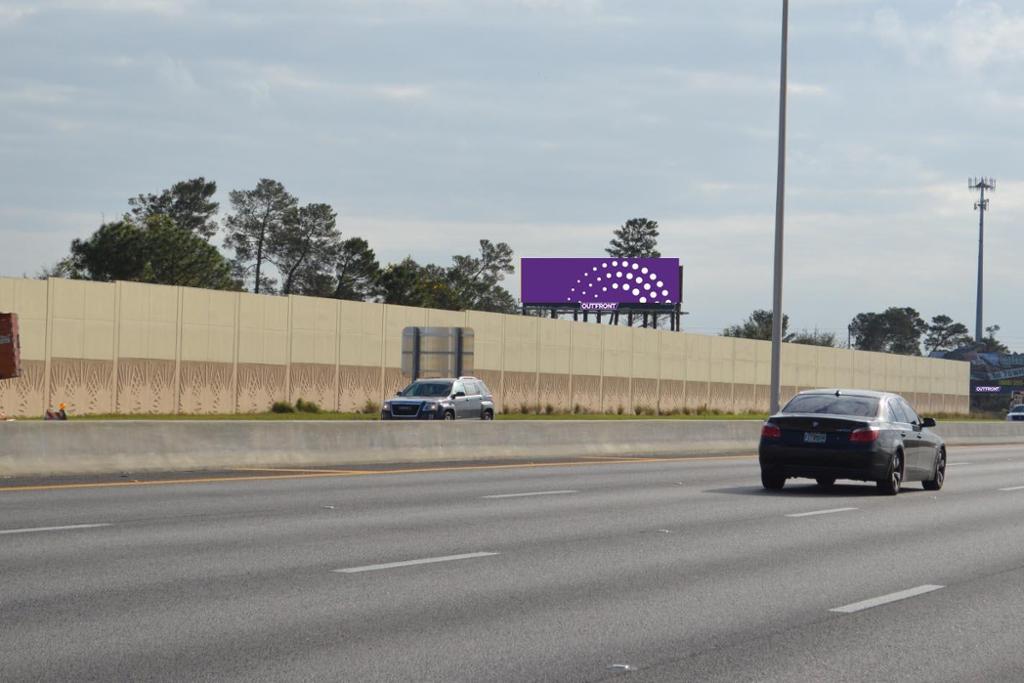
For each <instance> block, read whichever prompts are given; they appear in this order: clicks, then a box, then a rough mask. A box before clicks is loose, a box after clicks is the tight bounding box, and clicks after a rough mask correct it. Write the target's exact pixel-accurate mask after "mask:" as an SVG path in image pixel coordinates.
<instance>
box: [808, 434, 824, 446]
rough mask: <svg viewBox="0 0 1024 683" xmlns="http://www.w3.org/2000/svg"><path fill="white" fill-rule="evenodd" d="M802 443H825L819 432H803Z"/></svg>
mask: <svg viewBox="0 0 1024 683" xmlns="http://www.w3.org/2000/svg"><path fill="white" fill-rule="evenodd" d="M804 443H825V435H824V434H822V433H821V432H804Z"/></svg>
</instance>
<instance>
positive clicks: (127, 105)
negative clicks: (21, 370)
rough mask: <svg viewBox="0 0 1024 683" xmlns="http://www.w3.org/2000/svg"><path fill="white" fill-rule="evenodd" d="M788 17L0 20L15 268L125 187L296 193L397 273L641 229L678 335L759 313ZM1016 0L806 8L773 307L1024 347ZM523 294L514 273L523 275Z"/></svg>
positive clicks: (0, 176)
mask: <svg viewBox="0 0 1024 683" xmlns="http://www.w3.org/2000/svg"><path fill="white" fill-rule="evenodd" d="M780 15H781V0H629V1H626V0H307V1H301V0H294V1H292V2H282V1H281V0H274V1H273V2H270V1H267V0H223V1H214V0H182V1H174V0H24V1H22V0H0V60H2V63H3V64H4V69H3V70H2V76H0V161H2V163H0V274H3V275H21V274H23V273H24V274H28V275H33V274H35V273H36V272H37V271H38V270H39V269H40V268H41V267H43V266H45V265H49V264H52V263H53V262H55V261H56V260H57V259H59V258H60V257H62V256H63V255H65V254H66V253H67V247H68V243H69V242H70V240H71V239H72V238H75V237H84V236H86V235H88V234H89V233H90V232H92V231H93V230H95V229H96V227H98V226H99V224H100V222H101V221H102V220H103V218H104V217H106V218H107V219H112V218H116V217H118V216H119V215H120V214H121V213H123V212H124V211H125V210H126V208H127V199H128V197H130V196H132V195H134V194H137V193H140V192H156V191H159V190H160V189H162V188H165V187H168V186H170V185H171V184H173V183H174V182H175V181H177V180H181V179H185V178H190V177H195V176H199V175H203V176H206V177H207V178H211V179H214V180H216V181H217V183H218V186H219V189H220V192H219V199H220V200H221V202H222V207H221V208H222V212H221V213H222V216H223V214H224V213H225V212H226V209H227V208H228V207H227V191H228V190H231V189H241V188H250V187H253V186H254V185H255V183H256V181H257V180H258V179H259V178H261V177H269V178H275V179H277V180H280V181H281V182H283V183H284V184H285V186H286V187H287V188H288V189H289V190H290V191H291V192H292V193H294V194H296V195H297V196H298V197H299V199H300V200H301V201H302V202H314V201H316V202H329V203H330V204H332V205H333V206H334V207H335V208H336V210H337V211H338V214H339V224H340V227H341V229H342V231H343V232H344V234H345V235H346V236H348V237H351V236H355V235H358V236H363V237H365V238H367V239H368V240H369V242H370V244H371V246H372V247H374V249H376V251H377V253H378V256H379V257H381V260H382V261H394V260H398V259H401V258H403V257H404V256H406V255H412V256H413V258H415V259H417V260H419V261H434V262H438V263H448V261H449V258H450V256H451V255H452V254H454V253H468V252H472V251H474V250H475V249H476V242H477V240H478V239H480V238H488V239H492V240H500V241H507V242H509V243H510V244H511V245H512V247H513V248H514V249H515V251H516V254H517V256H588V255H601V254H602V253H603V250H604V248H605V246H607V243H608V240H609V238H610V236H611V231H612V230H613V229H614V228H615V227H617V226H618V225H620V224H621V223H623V222H624V221H625V220H626V219H628V218H631V217H634V216H645V217H648V218H653V219H656V220H658V221H659V223H660V224H661V230H662V234H661V240H660V247H661V251H662V253H663V255H665V256H678V257H679V258H680V259H681V260H682V262H683V263H684V264H685V266H686V282H685V308H686V310H688V311H690V312H691V315H690V316H688V317H687V319H686V321H685V326H686V327H687V329H689V330H691V331H696V332H707V333H717V332H719V331H721V329H722V328H723V327H725V326H726V325H729V324H732V323H735V322H739V321H740V320H742V319H743V318H745V317H746V316H747V315H748V314H749V313H750V312H751V311H752V310H753V309H755V308H770V306H771V283H772V271H771V259H772V244H773V226H774V209H775V165H776V160H775V153H776V147H775V145H776V127H777V112H778V109H777V108H778V85H777V79H778V66H779V65H778V60H779V33H780ZM1022 74H1024V1H1022V0H1001V1H992V0H959V1H958V0H791V28H790V119H789V135H790V138H789V141H790V145H789V163H788V181H789V182H788V190H787V204H786V279H785V301H784V308H785V310H786V312H787V313H788V315H789V316H790V318H791V325H792V326H793V327H795V328H815V327H817V328H819V329H822V330H831V331H835V332H837V333H838V334H840V336H841V338H842V339H843V341H845V337H846V325H847V323H848V322H849V320H850V318H851V317H852V316H853V315H855V314H856V313H858V312H862V311H881V310H884V309H885V308H886V307H888V306H912V307H914V308H916V309H917V310H918V311H920V312H921V314H922V315H923V316H925V317H928V318H930V317H931V316H933V315H936V314H939V313H945V314H948V315H950V316H952V317H953V318H955V319H957V320H960V321H962V322H964V323H965V324H967V325H968V327H970V328H971V329H972V332H973V327H974V305H975V278H976V268H977V238H978V231H977V213H976V212H975V211H973V199H972V195H971V193H970V192H969V191H968V189H967V178H968V176H972V175H986V176H994V177H996V178H997V179H998V189H997V192H996V194H995V195H994V196H993V198H992V204H991V212H990V213H989V214H988V215H987V216H986V218H987V220H986V246H987V258H986V292H987V295H986V305H985V322H986V324H992V323H997V324H999V325H1001V326H1002V329H1003V332H1002V334H1001V336H1002V338H1003V339H1004V341H1006V342H1008V343H1009V344H1010V345H1011V347H1014V348H1016V349H1017V350H1022V351H1024V315H1022V311H1024V305H1022V301H1024V298H1022V295H1021V292H1022V291H1024V268H1022V266H1024V239H1022V236H1024V232H1022V230H1021V226H1022V225H1024V197H1022V195H1021V192H1020V189H1021V188H1022V187H1024V174H1022V173H1020V172H1019V171H1018V165H1019V163H1020V160H1021V159H1024V127H1022V124H1021V121H1022V118H1024V77H1022ZM508 284H509V289H510V290H512V291H513V293H516V294H518V290H519V285H518V275H517V276H514V277H513V278H511V279H510V281H509V283H508Z"/></svg>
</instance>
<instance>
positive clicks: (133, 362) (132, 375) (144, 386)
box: [117, 358, 176, 415]
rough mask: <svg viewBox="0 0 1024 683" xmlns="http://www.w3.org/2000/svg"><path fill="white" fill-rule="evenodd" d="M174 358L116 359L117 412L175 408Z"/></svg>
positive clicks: (154, 412)
mask: <svg viewBox="0 0 1024 683" xmlns="http://www.w3.org/2000/svg"><path fill="white" fill-rule="evenodd" d="M175 402H176V401H175V395H174V361H173V360H146V359H144V358H121V359H120V360H119V361H118V363H117V412H118V413H125V414H150V415H162V414H168V413H173V412H174V404H175Z"/></svg>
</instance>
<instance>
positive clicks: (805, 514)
mask: <svg viewBox="0 0 1024 683" xmlns="http://www.w3.org/2000/svg"><path fill="white" fill-rule="evenodd" d="M856 509H857V508H831V509H829V510H814V511H813V512H794V513H792V514H789V515H786V516H787V517H813V516H814V515H831V514H832V513H833V512H849V511H850V510H856Z"/></svg>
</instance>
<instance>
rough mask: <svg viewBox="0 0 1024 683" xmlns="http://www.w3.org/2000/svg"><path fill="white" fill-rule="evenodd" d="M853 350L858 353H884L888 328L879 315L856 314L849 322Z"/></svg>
mask: <svg viewBox="0 0 1024 683" xmlns="http://www.w3.org/2000/svg"><path fill="white" fill-rule="evenodd" d="M850 334H852V335H853V348H855V349H857V350H858V351H885V348H886V344H887V343H888V328H887V327H886V320H885V316H884V315H882V314H881V313H858V314H857V315H855V316H854V318H853V320H851V321H850Z"/></svg>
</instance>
